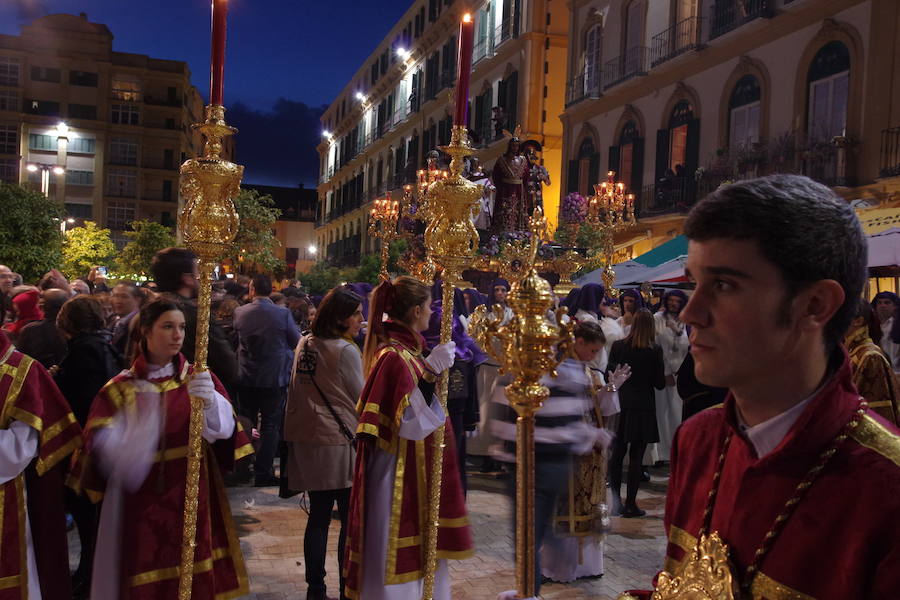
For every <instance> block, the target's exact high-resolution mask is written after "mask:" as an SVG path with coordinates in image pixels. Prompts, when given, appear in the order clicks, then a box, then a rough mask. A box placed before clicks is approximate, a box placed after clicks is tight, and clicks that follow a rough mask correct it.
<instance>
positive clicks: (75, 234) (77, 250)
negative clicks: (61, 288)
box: [62, 221, 116, 279]
mask: <svg viewBox="0 0 900 600" xmlns="http://www.w3.org/2000/svg"><path fill="white" fill-rule="evenodd" d="M115 255H116V245H115V244H113V241H112V239H110V237H109V229H100V228H99V227H98V226H97V224H96V223H95V222H94V221H85V222H84V227H75V228H73V229H70V230H68V231H67V232H66V236H65V240H64V241H63V248H62V272H63V274H64V275H65V276H66V277H68V278H69V279H74V278H76V277H84V276H86V275H87V274H88V272H89V271H90V270H91V267H93V266H94V265H101V266H105V265H109V264H110V263H111V262H112V260H113V257H114V256H115Z"/></svg>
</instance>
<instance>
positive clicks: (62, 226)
mask: <svg viewBox="0 0 900 600" xmlns="http://www.w3.org/2000/svg"><path fill="white" fill-rule="evenodd" d="M74 224H75V219H73V218H72V217H69V218H68V219H60V221H59V230H60V231H61V232H62V233H65V232H66V226H68V225H74Z"/></svg>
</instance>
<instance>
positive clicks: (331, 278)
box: [301, 261, 343, 296]
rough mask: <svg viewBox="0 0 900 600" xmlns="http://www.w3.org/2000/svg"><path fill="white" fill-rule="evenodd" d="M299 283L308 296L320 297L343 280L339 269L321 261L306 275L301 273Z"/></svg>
mask: <svg viewBox="0 0 900 600" xmlns="http://www.w3.org/2000/svg"><path fill="white" fill-rule="evenodd" d="M301 281H302V282H303V287H304V289H306V292H307V293H308V294H311V295H313V296H322V295H324V294H327V293H328V290H330V289H331V288H333V287H334V286H336V285H337V284H339V283H340V282H341V281H343V280H342V279H341V270H340V269H338V268H337V267H334V266H332V265H329V264H328V263H327V262H325V261H321V262H317V263H316V264H315V265H313V268H312V269H310V270H309V272H308V273H303V274H302V275H301Z"/></svg>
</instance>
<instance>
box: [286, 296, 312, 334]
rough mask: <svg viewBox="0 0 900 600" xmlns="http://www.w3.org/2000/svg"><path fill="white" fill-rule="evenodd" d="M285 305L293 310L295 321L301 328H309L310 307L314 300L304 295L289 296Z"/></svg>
mask: <svg viewBox="0 0 900 600" xmlns="http://www.w3.org/2000/svg"><path fill="white" fill-rule="evenodd" d="M285 305H286V306H287V309H288V310H289V311H291V316H292V317H294V323H296V324H297V325H299V326H300V327H301V329H308V328H309V323H308V321H309V307H310V306H312V302H310V301H309V299H307V298H304V297H303V296H288V297H287V298H285Z"/></svg>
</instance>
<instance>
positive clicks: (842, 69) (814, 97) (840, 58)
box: [807, 42, 850, 141]
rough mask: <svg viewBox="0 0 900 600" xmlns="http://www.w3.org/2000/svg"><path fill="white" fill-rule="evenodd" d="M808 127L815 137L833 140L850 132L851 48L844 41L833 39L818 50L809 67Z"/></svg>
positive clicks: (811, 135)
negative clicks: (848, 113) (848, 48)
mask: <svg viewBox="0 0 900 600" xmlns="http://www.w3.org/2000/svg"><path fill="white" fill-rule="evenodd" d="M808 81H809V113H808V128H807V133H808V134H809V137H810V140H811V141H830V140H831V139H832V138H833V137H835V136H843V135H845V134H846V132H847V108H848V101H849V96H850V51H849V50H847V46H845V45H844V44H842V43H841V42H829V43H827V44H825V45H824V46H822V49H821V50H819V51H818V52H817V53H816V56H815V58H813V61H812V64H811V65H810V67H809V76H808Z"/></svg>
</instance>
